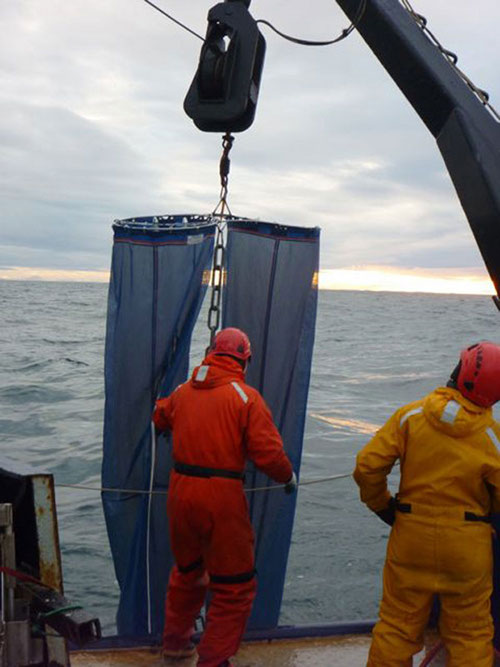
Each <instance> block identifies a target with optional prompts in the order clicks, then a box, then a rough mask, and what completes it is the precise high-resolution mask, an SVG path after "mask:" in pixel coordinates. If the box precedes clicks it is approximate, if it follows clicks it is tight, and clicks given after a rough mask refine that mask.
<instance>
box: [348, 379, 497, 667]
mask: <svg viewBox="0 0 500 667" xmlns="http://www.w3.org/2000/svg"><path fill="white" fill-rule="evenodd" d="M499 449H500V427H499V425H498V424H497V423H496V422H495V421H494V419H493V417H492V411H491V408H490V407H480V406H478V405H476V404H474V403H472V402H471V401H469V400H468V399H467V398H465V397H464V396H462V394H461V393H460V392H459V391H458V390H456V389H453V388H449V387H446V388H438V389H436V390H435V391H434V392H432V393H431V394H429V395H428V396H427V397H426V398H424V399H423V400H420V401H417V402H415V403H411V404H409V405H406V406H404V407H403V408H401V409H399V410H397V412H396V413H395V414H394V415H393V416H392V417H391V418H390V419H389V421H388V422H387V423H386V424H385V425H384V426H383V427H382V428H381V429H380V430H379V431H378V432H377V433H376V434H375V436H374V437H373V438H372V440H371V441H370V442H369V443H368V444H367V445H366V447H365V448H364V449H363V450H362V451H361V452H360V453H359V454H358V457H357V465H356V469H355V471H354V479H355V480H356V482H357V483H358V485H359V487H360V495H361V500H362V501H363V502H364V503H366V504H367V505H368V507H369V508H370V509H371V510H373V511H374V512H377V513H379V512H381V513H383V512H384V511H386V508H387V507H388V505H389V503H390V502H391V500H392V502H394V499H391V495H390V493H389V491H388V489H387V475H388V474H389V472H390V471H391V469H392V467H393V465H394V463H395V461H396V460H397V459H399V461H400V463H401V480H400V486H399V494H398V496H397V500H396V512H395V521H394V525H393V527H392V530H391V534H390V537H389V543H388V546H387V557H386V562H385V567H384V587H383V597H382V602H381V605H380V620H379V621H378V623H377V624H376V626H375V629H374V631H373V641H372V645H371V649H370V655H369V659H368V666H369V667H406V666H407V665H411V664H412V663H411V656H412V655H414V654H415V653H417V652H418V651H420V650H421V648H422V646H423V633H424V630H425V627H426V624H427V622H428V618H429V613H430V610H431V605H432V601H433V597H434V595H435V594H437V595H439V598H440V603H441V611H440V619H439V631H440V634H441V638H442V639H443V641H444V643H445V646H446V649H447V652H448V662H447V665H448V667H492V665H493V645H492V639H493V624H492V619H491V614H490V595H491V591H492V545H491V526H490V524H489V523H488V514H489V513H490V512H498V511H500V453H499Z"/></svg>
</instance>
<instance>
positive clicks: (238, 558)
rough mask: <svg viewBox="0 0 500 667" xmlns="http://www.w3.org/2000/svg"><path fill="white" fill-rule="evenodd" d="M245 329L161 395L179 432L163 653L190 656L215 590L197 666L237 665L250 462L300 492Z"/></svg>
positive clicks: (250, 595) (218, 340) (228, 333)
mask: <svg viewBox="0 0 500 667" xmlns="http://www.w3.org/2000/svg"><path fill="white" fill-rule="evenodd" d="M250 357H251V348H250V341H249V339H248V337H247V335H246V334H245V333H244V332H243V331H240V330H239V329H235V328H227V329H223V330H222V331H219V333H217V335H216V336H215V338H214V341H213V344H212V346H211V348H210V350H209V353H208V355H207V356H206V358H205V359H204V361H203V363H202V364H201V365H200V366H198V367H197V368H195V370H194V372H193V375H192V377H191V379H190V380H189V381H188V382H186V383H184V384H182V385H180V386H179V387H178V388H177V389H176V390H175V391H174V392H173V393H172V394H170V396H168V397H167V398H161V399H159V400H158V401H157V403H156V408H155V411H154V415H153V420H154V423H155V426H156V427H157V429H159V430H160V431H163V430H165V429H170V430H171V431H172V436H173V460H174V466H173V470H172V473H171V476H170V485H169V493H168V501H167V512H168V517H169V529H170V539H171V545H172V551H173V554H174V558H175V565H174V567H173V568H172V571H171V574H170V579H169V584H168V590H167V596H166V603H165V628H164V633H163V655H164V657H165V658H166V659H170V658H182V657H187V656H189V655H192V654H193V653H194V652H195V647H194V645H193V644H192V643H191V636H192V634H193V628H194V622H195V619H196V617H197V616H198V614H199V612H200V610H201V608H202V606H203V604H204V602H205V596H206V593H207V591H209V592H210V594H211V599H210V605H209V608H208V613H207V619H206V628H205V631H204V633H203V636H202V638H201V641H200V643H199V645H198V665H203V667H219V666H220V667H222V666H224V667H226V666H230V665H231V663H230V662H229V661H230V658H231V656H233V655H234V654H235V653H236V651H237V650H238V647H239V645H240V642H241V638H242V636H243V633H244V630H245V626H246V623H247V620H248V617H249V615H250V611H251V608H252V603H253V600H254V597H255V590H256V580H255V563H254V533H253V529H252V526H251V523H250V518H249V513H248V504H247V500H246V497H245V493H244V490H243V475H244V468H245V461H246V459H249V460H250V461H252V462H253V463H254V464H255V465H256V466H257V467H258V468H260V470H262V471H263V472H265V473H266V474H267V475H269V477H271V478H272V479H274V480H275V481H276V482H278V483H282V484H284V485H285V491H286V492H287V493H292V492H293V491H294V490H295V489H296V486H297V481H296V477H295V473H294V472H293V469H292V466H291V463H290V461H289V459H288V457H287V455H286V454H285V452H284V449H283V443H282V440H281V437H280V434H279V433H278V430H277V429H276V426H275V425H274V423H273V420H272V416H271V413H270V411H269V408H268V407H267V406H266V404H265V402H264V399H263V398H262V396H261V395H260V394H259V392H258V391H257V390H256V389H254V388H252V387H250V386H249V385H247V384H246V383H245V372H246V369H247V365H248V362H249V361H250Z"/></svg>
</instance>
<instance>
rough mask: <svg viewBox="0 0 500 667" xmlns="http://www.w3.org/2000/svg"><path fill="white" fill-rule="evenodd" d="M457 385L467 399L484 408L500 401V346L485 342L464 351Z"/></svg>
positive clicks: (461, 355) (461, 354) (461, 356)
mask: <svg viewBox="0 0 500 667" xmlns="http://www.w3.org/2000/svg"><path fill="white" fill-rule="evenodd" d="M456 383H457V389H458V390H459V391H460V393H461V394H462V395H463V396H465V398H468V399H469V400H470V401H472V402H473V403H475V404H476V405H480V406H482V407H483V408H489V407H490V406H492V405H493V404H494V403H496V402H497V401H499V400H500V345H497V344H496V343H490V342H489V341H483V342H482V343H476V344H475V345H471V346H470V347H468V348H467V349H466V350H462V352H461V353H460V367H459V370H458V377H457V380H456Z"/></svg>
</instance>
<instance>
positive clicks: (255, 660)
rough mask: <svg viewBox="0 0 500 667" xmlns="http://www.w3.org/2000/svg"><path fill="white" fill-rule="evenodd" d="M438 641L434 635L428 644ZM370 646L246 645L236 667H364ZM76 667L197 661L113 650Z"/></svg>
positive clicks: (342, 642)
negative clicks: (163, 660) (165, 660)
mask: <svg viewBox="0 0 500 667" xmlns="http://www.w3.org/2000/svg"><path fill="white" fill-rule="evenodd" d="M435 642H436V638H435V637H434V636H430V637H429V638H428V639H427V641H426V645H427V646H428V647H429V648H430V647H431V646H433V645H434V644H435ZM369 647H370V635H368V634H365V635H342V636H337V637H323V638H301V639H273V640H268V641H253V642H247V643H244V644H242V646H241V648H240V650H239V651H238V654H237V656H236V657H235V658H234V660H233V662H234V665H235V667H278V666H279V667H318V666H319V665H328V667H361V666H362V665H365V664H366V659H367V656H368V650H369ZM442 653H443V651H441V652H440V654H438V655H437V656H436V658H434V659H433V661H432V665H433V667H438V665H444V664H445V663H444V656H442V655H441V654H442ZM424 657H425V652H422V653H421V654H419V656H418V658H417V659H416V660H415V661H414V664H416V665H419V664H420V662H421V661H422V660H423V658H424ZM71 665H72V667H107V666H109V667H132V666H133V665H144V666H148V667H160V665H172V667H175V665H176V666H177V667H194V666H195V665H196V658H195V657H193V658H191V659H187V660H175V661H169V662H162V659H161V655H160V651H159V649H158V648H136V649H109V650H97V651H75V652H73V653H72V654H71Z"/></svg>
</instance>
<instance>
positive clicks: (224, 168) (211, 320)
mask: <svg viewBox="0 0 500 667" xmlns="http://www.w3.org/2000/svg"><path fill="white" fill-rule="evenodd" d="M233 141H234V137H233V136H232V135H231V133H230V132H226V134H225V135H224V136H223V137H222V156H221V159H220V163H219V174H220V186H221V189H220V197H219V203H218V204H217V206H216V207H215V209H214V212H213V213H212V215H213V216H214V217H220V220H219V221H218V222H217V232H216V235H215V246H214V259H213V264H212V276H211V282H212V294H211V299H210V308H209V309H208V322H207V324H208V328H209V330H210V344H209V346H208V348H207V352H208V350H209V349H210V348H211V347H212V343H213V341H214V338H215V334H216V333H217V329H218V328H219V324H220V309H221V297H222V287H223V284H224V259H225V247H224V227H225V222H224V216H225V215H226V210H227V212H228V213H229V215H232V213H231V211H230V209H229V206H228V203H227V191H228V181H229V167H230V164H231V161H230V160H229V151H230V150H231V148H232V146H233ZM219 208H220V211H219V212H217V211H218V209H219Z"/></svg>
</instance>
